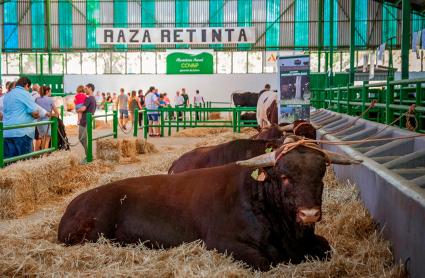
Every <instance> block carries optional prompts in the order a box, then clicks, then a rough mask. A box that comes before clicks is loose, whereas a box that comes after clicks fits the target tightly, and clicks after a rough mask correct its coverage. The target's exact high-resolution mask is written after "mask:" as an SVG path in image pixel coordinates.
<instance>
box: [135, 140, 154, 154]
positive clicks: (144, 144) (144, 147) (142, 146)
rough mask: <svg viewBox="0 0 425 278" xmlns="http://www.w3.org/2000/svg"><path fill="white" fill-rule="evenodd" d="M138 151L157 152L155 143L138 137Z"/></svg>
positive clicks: (143, 152) (144, 152)
mask: <svg viewBox="0 0 425 278" xmlns="http://www.w3.org/2000/svg"><path fill="white" fill-rule="evenodd" d="M135 144H136V151H137V153H138V154H147V153H157V152H158V150H157V149H156V147H155V145H154V144H152V143H149V142H148V141H146V140H143V139H136V141H135Z"/></svg>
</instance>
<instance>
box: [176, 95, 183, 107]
mask: <svg viewBox="0 0 425 278" xmlns="http://www.w3.org/2000/svg"><path fill="white" fill-rule="evenodd" d="M174 104H175V105H183V104H184V97H183V96H182V95H179V96H176V97H175V98H174Z"/></svg>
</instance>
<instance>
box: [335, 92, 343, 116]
mask: <svg viewBox="0 0 425 278" xmlns="http://www.w3.org/2000/svg"><path fill="white" fill-rule="evenodd" d="M336 92H337V96H336V98H337V105H336V107H337V108H336V109H337V111H338V113H341V112H342V111H341V87H340V86H339V85H338V91H336Z"/></svg>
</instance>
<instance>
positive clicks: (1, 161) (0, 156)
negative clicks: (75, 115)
mask: <svg viewBox="0 0 425 278" xmlns="http://www.w3.org/2000/svg"><path fill="white" fill-rule="evenodd" d="M41 125H51V134H52V135H51V147H50V148H47V149H43V150H39V151H35V152H31V153H27V154H23V155H19V156H14V157H9V158H4V149H3V147H4V137H3V132H4V131H5V130H11V129H19V128H26V127H36V126H41ZM57 149H58V121H57V119H56V118H54V117H53V118H52V119H51V120H49V121H42V122H33V123H28V124H19V125H3V122H0V168H3V167H4V166H5V165H6V164H8V163H11V162H15V161H18V160H22V159H27V158H31V157H35V156H39V155H42V154H45V153H50V152H53V151H55V150H57Z"/></svg>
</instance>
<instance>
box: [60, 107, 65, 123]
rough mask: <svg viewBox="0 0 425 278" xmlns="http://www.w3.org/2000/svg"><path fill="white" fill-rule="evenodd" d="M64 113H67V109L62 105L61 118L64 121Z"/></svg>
mask: <svg viewBox="0 0 425 278" xmlns="http://www.w3.org/2000/svg"><path fill="white" fill-rule="evenodd" d="M64 114H65V109H64V107H63V105H61V119H62V121H63V117H64Z"/></svg>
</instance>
